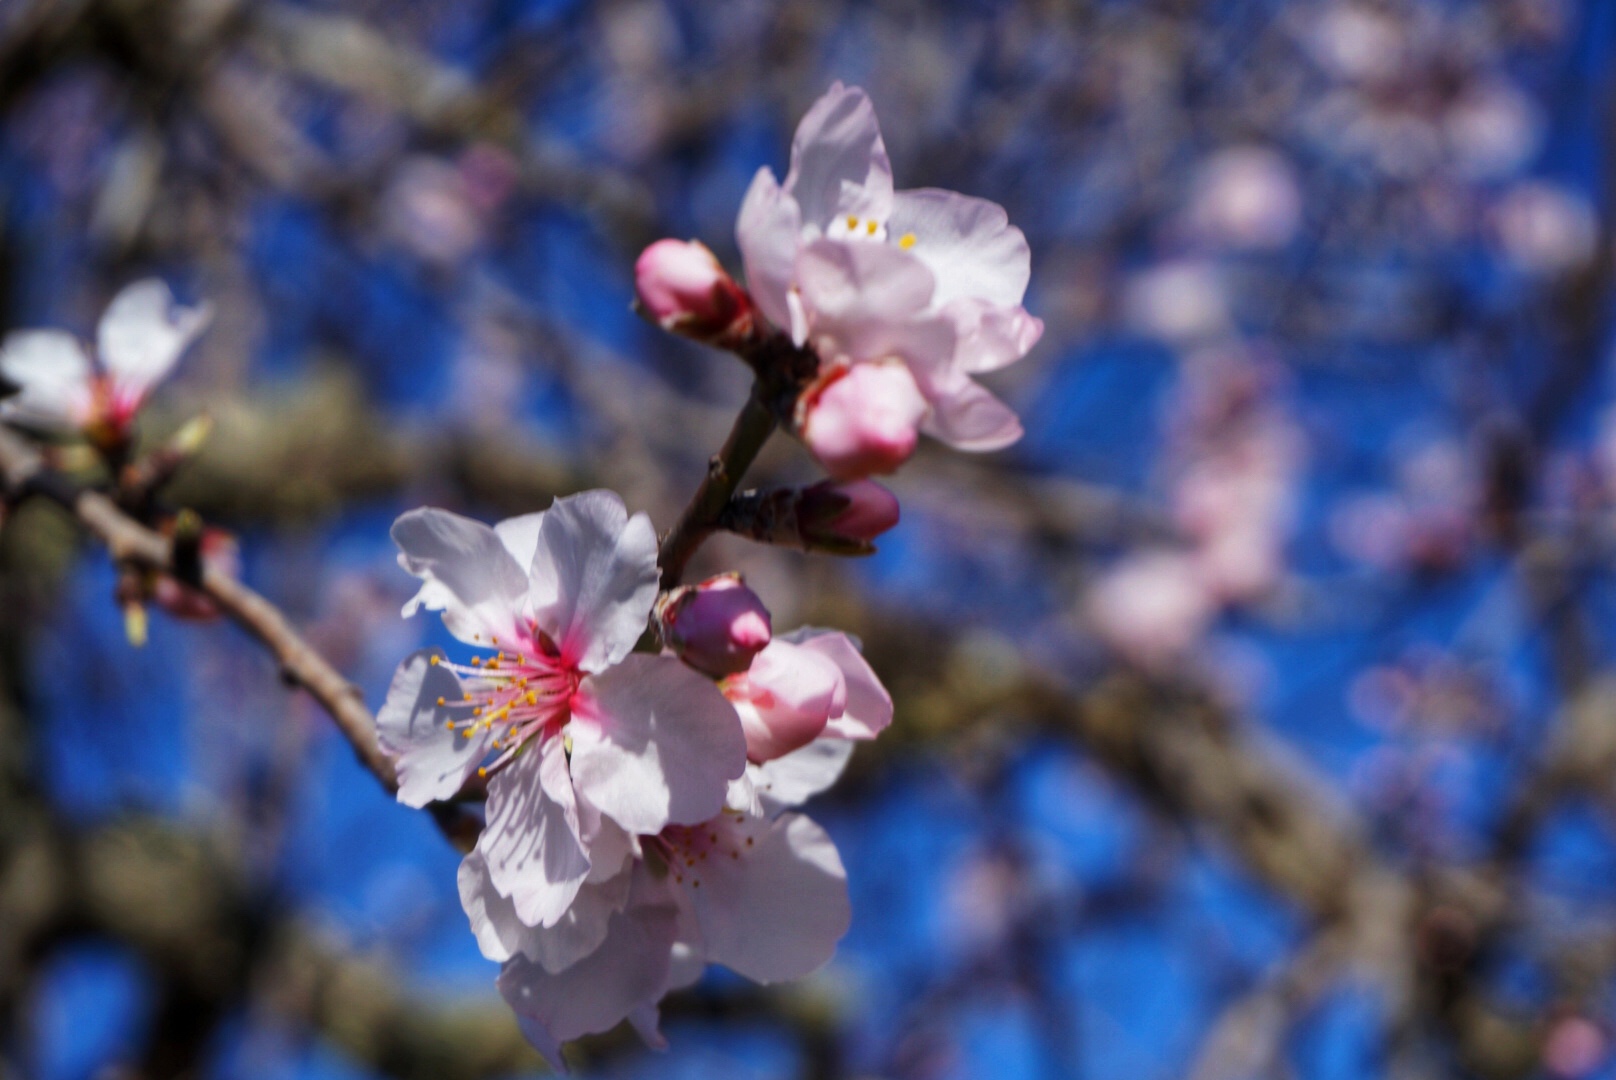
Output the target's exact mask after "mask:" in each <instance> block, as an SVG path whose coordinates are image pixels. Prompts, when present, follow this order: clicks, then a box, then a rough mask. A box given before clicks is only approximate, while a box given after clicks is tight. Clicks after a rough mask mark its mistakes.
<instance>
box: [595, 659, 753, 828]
mask: <svg viewBox="0 0 1616 1080" xmlns="http://www.w3.org/2000/svg"><path fill="white" fill-rule="evenodd" d="M572 715H573V722H572V725H571V728H570V730H571V734H572V778H573V782H574V783H575V784H577V785H578V790H579V791H580V792H582V793H583V794H584V796H585V797H586V798H588V800H589V801H590V802H591V803H593V804H594V805H595V806H598V807H600V810H601V812H602V813H604V814H606V815H607V816H609V817H611V818H612V819H614V820H615V821H616V822H617V823H618V824H619V825H621V826H623V828H625V829H627V830H629V831H630V832H633V833H640V834H645V835H651V834H655V833H658V832H661V831H662V828H663V827H664V826H665V825H667V824H668V823H669V822H674V823H677V824H694V823H696V822H700V821H706V820H707V819H708V818H710V817H712V816H713V815H714V814H716V813H718V811H719V810H720V809H721V808H722V807H723V805H724V793H725V791H726V789H727V788H728V782H729V781H730V780H732V779H734V778H735V777H737V776H740V775H741V773H742V772H743V771H744V770H745V768H746V738H745V736H744V735H742V733H741V721H740V718H739V717H737V716H736V715H735V710H734V708H733V707H731V705H730V703H729V702H728V701H726V700H725V699H724V695H723V694H721V693H719V691H718V688H717V687H716V686H714V685H713V684H712V683H711V682H709V681H708V680H707V679H705V678H703V677H702V676H700V675H698V674H696V673H695V672H693V671H691V670H690V669H689V668H687V667H685V666H684V665H683V664H681V663H680V662H679V661H677V660H674V659H672V658H671V657H666V656H646V655H643V654H636V655H634V656H630V657H627V658H626V659H625V660H624V661H623V662H622V663H621V664H618V665H617V666H616V667H614V668H612V669H611V670H609V671H606V672H604V673H603V674H600V675H591V676H590V677H589V678H587V679H585V680H584V681H583V684H582V685H581V686H580V687H579V689H578V693H577V695H576V696H575V698H574V704H573V713H572Z"/></svg>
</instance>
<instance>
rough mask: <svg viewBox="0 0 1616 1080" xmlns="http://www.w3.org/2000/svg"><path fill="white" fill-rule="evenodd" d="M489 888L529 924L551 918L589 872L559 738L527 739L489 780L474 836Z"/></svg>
mask: <svg viewBox="0 0 1616 1080" xmlns="http://www.w3.org/2000/svg"><path fill="white" fill-rule="evenodd" d="M477 850H479V851H481V852H482V853H483V858H484V859H485V860H487V863H488V872H489V876H490V878H491V879H492V880H493V883H494V888H495V889H496V890H498V892H499V894H500V895H501V896H508V897H510V898H511V902H512V903H513V904H514V905H515V907H516V914H517V917H518V918H520V919H521V920H522V921H523V922H524V923H527V924H528V925H529V926H553V925H555V923H556V922H557V921H558V920H560V918H561V917H562V916H563V915H565V914H566V911H567V908H568V907H569V906H570V905H571V904H572V901H573V898H574V897H576V896H577V895H578V890H579V888H580V887H582V885H583V883H584V879H585V878H586V877H588V876H589V857H588V855H587V853H586V852H585V851H584V846H583V841H582V840H581V839H580V838H579V836H578V813H577V805H576V803H575V802H574V799H573V793H572V781H571V779H570V778H569V777H568V775H567V756H566V750H565V748H564V747H563V745H562V741H561V740H560V739H546V740H544V743H543V745H540V746H535V745H533V744H529V745H528V746H527V747H526V748H525V749H524V751H523V752H522V753H521V754H519V755H518V756H517V757H516V760H514V761H513V762H511V764H510V765H509V766H507V767H506V768H505V769H504V770H503V771H501V772H499V773H498V774H496V775H495V776H493V777H491V778H490V779H489V781H488V824H487V826H486V827H485V828H484V829H483V833H482V835H481V836H480V837H478V839H477Z"/></svg>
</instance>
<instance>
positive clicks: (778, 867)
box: [460, 732, 852, 1065]
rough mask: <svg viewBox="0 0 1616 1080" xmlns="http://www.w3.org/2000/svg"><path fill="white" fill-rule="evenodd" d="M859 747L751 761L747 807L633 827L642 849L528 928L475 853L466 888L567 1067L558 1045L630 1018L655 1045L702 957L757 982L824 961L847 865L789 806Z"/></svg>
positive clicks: (506, 991) (496, 955)
mask: <svg viewBox="0 0 1616 1080" xmlns="http://www.w3.org/2000/svg"><path fill="white" fill-rule="evenodd" d="M851 750H852V744H851V743H850V742H848V741H847V740H846V739H844V738H841V737H839V736H837V735H835V734H833V733H831V732H826V733H825V734H824V735H823V736H822V737H821V738H820V739H819V740H817V741H815V742H814V743H812V744H810V745H809V746H806V747H803V748H802V749H800V750H798V751H797V752H796V753H794V754H791V755H788V756H786V757H783V758H779V759H777V760H775V761H771V762H769V763H767V764H765V765H761V766H760V765H755V764H754V765H749V766H748V767H747V775H746V777H745V778H744V779H743V780H742V781H741V782H739V783H738V784H737V785H732V787H733V788H734V789H735V790H737V791H741V792H744V797H743V798H741V799H739V800H736V801H737V802H739V803H740V804H741V805H731V806H729V807H726V808H725V810H724V811H723V812H722V813H719V814H716V815H714V817H713V818H711V819H710V820H708V821H705V822H702V823H700V824H697V825H694V826H686V825H669V826H668V827H666V828H664V829H663V830H661V831H660V832H659V833H656V834H655V835H647V836H641V837H638V838H636V853H635V856H634V858H633V859H632V860H631V861H630V862H629V863H628V864H627V865H626V866H625V867H624V868H623V870H622V871H621V872H620V873H619V874H618V875H616V876H615V877H614V878H612V879H611V880H609V881H605V882H602V883H600V884H599V885H592V886H590V887H588V888H586V889H585V890H584V891H583V892H581V893H580V894H579V896H578V899H577V901H576V902H575V903H574V905H573V907H572V909H571V910H570V911H569V912H568V917H567V920H566V921H564V922H562V923H560V924H557V925H556V926H554V927H550V928H536V927H532V926H528V925H526V924H525V923H523V922H522V920H521V919H520V918H519V917H517V915H516V913H515V911H514V909H513V908H512V906H511V904H510V902H509V901H508V900H506V899H505V898H503V897H501V896H500V895H499V894H498V891H497V890H496V889H495V888H494V887H493V885H492V880H491V878H490V876H489V874H488V870H487V866H486V864H485V863H484V862H483V861H482V859H481V857H480V856H479V855H478V854H477V853H475V852H473V853H472V855H470V856H468V857H467V859H466V860H465V862H463V863H462V865H461V871H460V895H461V902H462V904H463V905H464V907H465V909H466V912H467V915H468V916H469V917H470V919H471V924H472V929H473V931H474V933H475V934H476V936H477V941H478V944H479V946H480V947H481V949H482V951H483V954H484V955H485V956H487V957H488V958H490V959H493V960H498V961H501V962H502V964H503V967H502V969H501V971H500V976H499V980H498V985H499V989H500V992H501V993H502V994H503V995H504V997H505V1000H506V1001H507V1002H508V1003H509V1004H510V1006H511V1008H512V1009H513V1010H514V1011H515V1012H516V1015H517V1019H518V1020H519V1021H520V1023H521V1026H522V1030H523V1032H524V1033H525V1034H526V1035H527V1037H528V1040H529V1041H530V1042H532V1043H533V1045H534V1046H535V1047H537V1048H538V1050H539V1051H540V1052H541V1053H542V1054H544V1056H545V1057H546V1058H548V1059H549V1060H550V1061H551V1062H552V1063H553V1064H556V1065H560V1064H561V1063H562V1059H561V1044H562V1043H564V1042H566V1041H568V1040H570V1039H575V1038H578V1037H579V1036H582V1035H587V1034H591V1033H595V1032H601V1031H606V1030H609V1029H610V1028H612V1027H614V1026H616V1025H617V1024H618V1023H619V1022H620V1021H622V1020H624V1019H629V1020H630V1021H632V1022H633V1024H634V1026H635V1027H636V1028H637V1029H639V1031H640V1033H641V1034H642V1035H643V1036H644V1037H645V1038H646V1040H647V1041H648V1042H650V1043H651V1044H652V1045H656V1046H660V1045H662V1040H661V1037H660V1035H659V1034H658V1033H657V1003H658V1002H659V1001H660V1000H661V998H662V996H663V995H664V994H666V993H667V992H669V991H670V990H676V989H679V988H681V987H684V986H688V985H690V984H691V983H694V982H695V981H696V980H697V979H698V978H700V976H701V973H702V971H703V970H704V968H705V967H706V965H707V964H709V963H713V964H722V965H724V966H726V967H728V968H730V969H731V970H733V971H735V972H737V973H738V974H741V975H743V976H745V977H747V978H749V979H753V980H756V981H758V982H764V983H769V982H780V981H784V980H788V979H796V978H801V977H802V976H804V975H808V974H810V973H812V972H813V971H815V970H817V969H818V968H819V967H821V966H822V965H823V964H824V963H825V962H826V961H828V960H829V959H830V957H831V956H832V954H833V953H834V952H835V950H836V943H837V942H838V941H840V940H841V937H842V935H843V934H845V933H846V932H847V927H848V925H849V922H850V919H851V908H850V906H849V903H848V898H847V874H846V871H845V870H844V869H843V867H842V862H841V858H840V856H839V855H838V854H837V852H836V847H835V844H834V843H832V841H831V839H830V837H829V836H828V835H827V834H826V833H825V831H824V830H823V829H821V828H820V827H819V826H818V825H817V824H815V823H814V822H813V821H812V820H810V819H809V818H808V817H806V816H804V815H803V814H800V813H794V812H790V811H791V809H792V808H793V807H796V806H798V805H800V804H801V803H802V802H803V801H805V800H806V799H808V798H809V797H811V796H812V795H814V794H817V793H818V792H820V791H823V790H824V789H825V788H827V787H829V786H830V785H831V784H832V783H833V782H834V781H835V780H836V778H837V776H839V775H840V774H841V771H842V769H843V768H844V767H845V766H846V764H847V759H848V757H849V755H850V753H851Z"/></svg>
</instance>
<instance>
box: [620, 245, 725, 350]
mask: <svg viewBox="0 0 1616 1080" xmlns="http://www.w3.org/2000/svg"><path fill="white" fill-rule="evenodd" d="M634 290H635V294H636V295H637V296H638V298H639V303H640V308H641V310H642V311H643V312H644V313H645V314H646V315H647V316H649V317H650V318H651V319H653V320H655V321H656V323H657V325H658V326H660V327H662V328H663V329H664V330H671V331H673V332H675V333H679V334H684V335H686V336H687V337H693V338H696V339H697V340H699V341H717V340H719V339H724V338H738V337H742V336H744V335H745V334H746V333H748V332H749V331H750V330H751V326H752V302H751V299H750V298H749V297H748V296H747V295H746V290H744V289H742V288H741V287H740V285H738V284H736V282H735V279H734V278H732V277H730V276H729V274H728V273H726V272H725V270H724V268H723V267H722V266H720V265H719V263H718V259H717V258H715V257H714V256H713V253H712V252H711V251H708V250H707V248H706V247H705V246H703V245H702V244H699V243H697V242H696V241H694V240H690V241H685V240H658V241H657V242H656V243H654V244H652V245H651V246H650V247H648V248H646V249H645V250H644V251H643V252H641V253H640V258H639V260H638V261H637V262H636V263H635V264H634Z"/></svg>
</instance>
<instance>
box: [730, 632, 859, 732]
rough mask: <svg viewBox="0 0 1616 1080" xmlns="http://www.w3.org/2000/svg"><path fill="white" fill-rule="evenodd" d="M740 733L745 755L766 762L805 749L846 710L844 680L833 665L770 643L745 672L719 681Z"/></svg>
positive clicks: (795, 648)
mask: <svg viewBox="0 0 1616 1080" xmlns="http://www.w3.org/2000/svg"><path fill="white" fill-rule="evenodd" d="M723 690H724V696H725V697H727V698H729V700H730V703H731V704H732V705H734V706H735V711H736V713H738V714H739V715H740V718H741V729H742V730H743V731H745V732H746V755H747V757H749V758H751V759H752V760H753V761H756V762H764V761H771V760H773V759H774V758H777V757H782V756H784V755H786V754H789V753H791V751H793V750H796V749H798V748H800V747H803V746H807V745H808V744H809V743H811V742H813V741H814V740H815V739H816V738H818V737H819V734H820V732H822V731H824V730H825V725H826V724H828V723H830V721H831V720H833V719H835V718H837V717H839V716H841V715H842V714H843V713H844V712H846V711H847V680H846V678H845V677H844V676H843V675H842V669H841V668H839V667H837V666H836V663H835V661H833V660H831V659H830V658H829V657H826V656H823V655H821V654H820V653H818V652H815V651H814V650H812V649H806V648H803V647H802V646H800V645H793V644H791V643H790V642H787V641H781V640H778V639H776V640H774V641H771V642H769V645H768V647H767V648H765V649H764V650H763V651H762V652H760V653H758V654H757V656H756V657H754V658H753V660H752V667H751V668H750V670H748V671H747V672H746V673H745V674H741V675H732V676H730V677H729V678H728V679H725V680H724V682H723Z"/></svg>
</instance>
